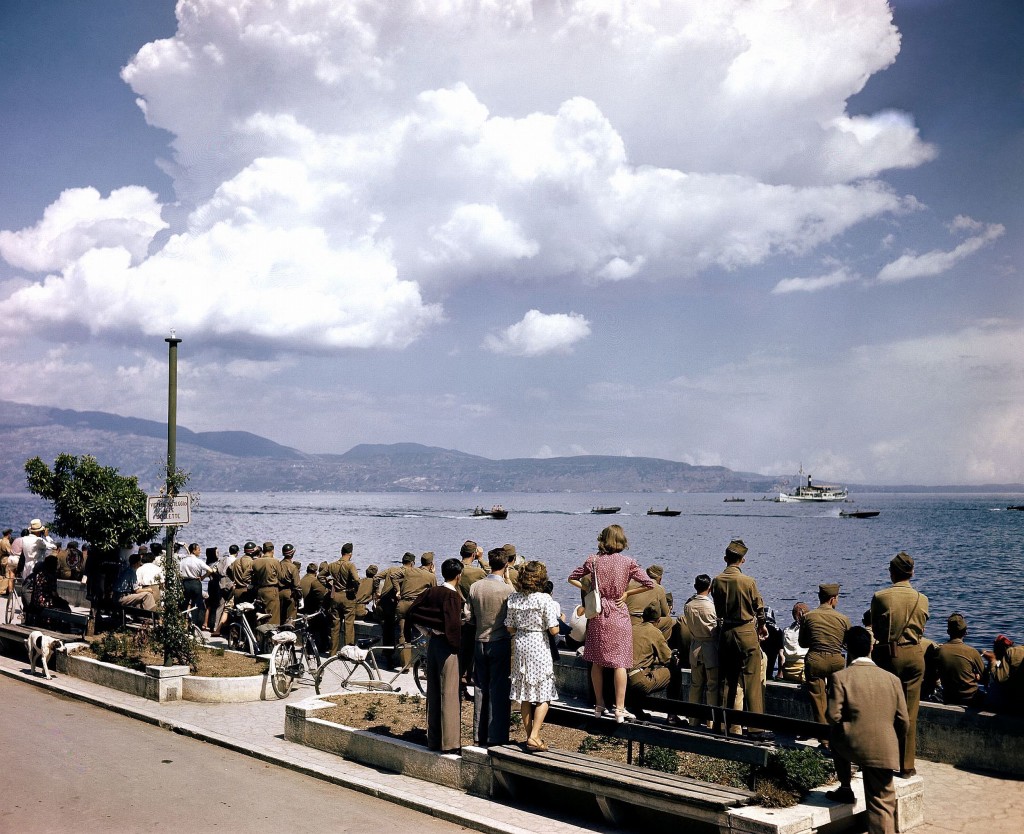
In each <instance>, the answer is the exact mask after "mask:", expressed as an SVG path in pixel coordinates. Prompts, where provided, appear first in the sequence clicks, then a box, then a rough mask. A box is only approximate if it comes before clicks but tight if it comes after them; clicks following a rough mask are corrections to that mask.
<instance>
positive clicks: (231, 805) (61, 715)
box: [0, 678, 468, 834]
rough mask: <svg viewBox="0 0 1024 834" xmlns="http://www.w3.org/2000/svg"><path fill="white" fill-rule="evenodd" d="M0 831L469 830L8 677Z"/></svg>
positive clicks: (298, 833)
mask: <svg viewBox="0 0 1024 834" xmlns="http://www.w3.org/2000/svg"><path fill="white" fill-rule="evenodd" d="M0 703H3V705H4V713H3V719H0V721H2V726H3V732H2V736H0V773H2V774H3V775H2V778H0V832H11V834H14V832H17V834H37V832H47V834H49V832H74V833H75V834H92V832H97V834H98V833H99V832H104V834H119V832H125V834H128V833H129V832H130V833H131V834H135V832H145V831H161V832H168V831H204V832H218V834H234V832H239V834H242V833H243V832H244V834H262V832H274V833H275V834H302V833H303V832H311V834H312V832H316V834H327V832H330V834H335V832H348V831H351V832H360V834H373V832H387V834H399V832H406V831H410V832H416V834H435V832H437V833H438V834H440V832H446V834H447V832H452V831H466V830H468V829H465V828H462V827H460V826H458V825H454V824H452V823H449V822H445V821H443V820H438V819H436V818H434V817H430V816H427V815H425V814H420V813H418V812H416V811H410V810H408V809H406V808H403V807H401V806H398V805H394V804H392V803H389V802H384V801H383V800H379V799H375V798H373V797H371V796H366V795H365V794H361V793H356V792H354V791H348V790H345V789H344V788H341V787H338V786H336V785H332V784H330V783H328V782H322V781H320V780H318V779H314V778H312V777H308V776H303V775H301V774H298V773H295V772H293V771H290V770H286V769H284V768H280V767H277V766H275V765H270V764H265V763H263V762H260V761H257V760H255V759H251V758H249V757H247V756H244V755H241V754H239V753H233V752H231V751H229V750H224V749H223V748H220V747H216V746H214V745H211V744H206V743H204V742H202V741H197V740H195V739H191V738H186V737H185V736H179V735H176V734H174V733H172V732H169V731H167V730H161V729H159V728H157V727H152V726H150V725H149V724H145V723H143V722H141V721H136V720H134V719H131V718H126V717H124V716H121V715H117V714H116V713H112V712H108V711H106V710H103V709H99V708H98V707H93V706H90V705H89V704H83V703H80V702H78V701H74V700H71V699H69V698H65V697H63V696H60V695H54V694H51V693H48V692H44V691H42V690H40V689H37V688H36V687H34V686H31V685H27V684H19V683H18V682H17V681H12V680H10V679H9V678H0Z"/></svg>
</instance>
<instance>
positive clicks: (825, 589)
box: [818, 582, 839, 599]
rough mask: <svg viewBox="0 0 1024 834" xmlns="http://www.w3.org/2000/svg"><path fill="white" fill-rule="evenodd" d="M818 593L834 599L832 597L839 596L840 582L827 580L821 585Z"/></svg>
mask: <svg viewBox="0 0 1024 834" xmlns="http://www.w3.org/2000/svg"><path fill="white" fill-rule="evenodd" d="M818 593H819V594H820V595H821V596H823V597H827V598H828V599H832V597H837V596H839V583H838V582H826V583H824V584H822V585H819V586H818Z"/></svg>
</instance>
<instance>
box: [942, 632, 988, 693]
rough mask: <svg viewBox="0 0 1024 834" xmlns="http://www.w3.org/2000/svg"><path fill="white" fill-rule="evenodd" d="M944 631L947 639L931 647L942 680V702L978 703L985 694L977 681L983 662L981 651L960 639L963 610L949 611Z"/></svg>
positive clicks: (982, 672) (961, 635)
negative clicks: (960, 612)
mask: <svg viewBox="0 0 1024 834" xmlns="http://www.w3.org/2000/svg"><path fill="white" fill-rule="evenodd" d="M946 633H947V634H948V635H949V641H948V642H946V643H943V644H942V645H940V646H936V647H935V648H934V649H933V651H934V657H935V673H936V677H937V678H938V680H939V682H940V683H941V684H942V702H943V703H944V704H958V705H960V706H963V707H970V706H981V704H982V702H983V701H984V698H985V696H984V693H983V692H981V690H980V689H979V686H978V685H979V683H980V682H981V676H982V675H983V674H984V672H985V664H984V661H983V660H982V658H981V652H979V651H978V650H977V649H976V648H974V647H973V646H968V645H967V644H966V643H965V642H964V637H966V636H967V621H966V620H965V619H964V617H963V614H959V613H954V614H950V615H949V619H948V620H947V621H946Z"/></svg>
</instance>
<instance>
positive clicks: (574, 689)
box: [555, 652, 1024, 777]
mask: <svg viewBox="0 0 1024 834" xmlns="http://www.w3.org/2000/svg"><path fill="white" fill-rule="evenodd" d="M555 682H556V685H557V687H558V691H559V694H560V695H562V696H563V697H565V696H569V697H572V698H578V699H580V700H582V701H586V700H587V699H588V698H589V697H590V696H589V687H590V677H589V672H588V667H587V664H586V663H584V662H583V660H582V659H581V658H579V657H577V656H576V655H575V654H570V653H568V652H562V659H561V661H560V662H559V663H558V665H557V666H556V667H555ZM689 684H690V673H689V670H686V669H684V670H683V687H684V689H683V697H684V698H685V697H686V687H688V686H689ZM765 708H766V709H767V711H768V712H770V713H773V714H774V715H785V716H788V717H791V718H803V719H805V720H807V721H812V720H813V716H812V715H811V704H810V700H809V699H808V697H807V695H806V693H805V692H804V691H803V688H802V687H801V686H800V684H795V683H783V682H779V681H769V682H768V685H767V688H766V694H765ZM917 755H918V756H919V757H920V758H922V759H927V760H929V761H933V762H944V763H946V764H952V765H956V766H958V767H964V768H976V769H978V770H986V771H990V772H992V773H996V774H999V775H1002V776H1015V777H1024V717H1021V716H1016V715H996V714H995V713H991V712H979V711H978V710H968V709H964V708H963V707H950V706H945V705H943V704H930V703H923V704H921V709H920V711H919V712H918V716H917Z"/></svg>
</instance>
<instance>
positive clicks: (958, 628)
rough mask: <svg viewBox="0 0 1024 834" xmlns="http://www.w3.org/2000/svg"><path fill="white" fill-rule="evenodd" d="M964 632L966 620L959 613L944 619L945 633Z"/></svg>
mask: <svg viewBox="0 0 1024 834" xmlns="http://www.w3.org/2000/svg"><path fill="white" fill-rule="evenodd" d="M965 631H967V620H965V619H964V615H963V614H960V613H959V612H954V613H953V614H950V615H949V617H948V618H947V619H946V633H947V634H963V633H964V632H965Z"/></svg>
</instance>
